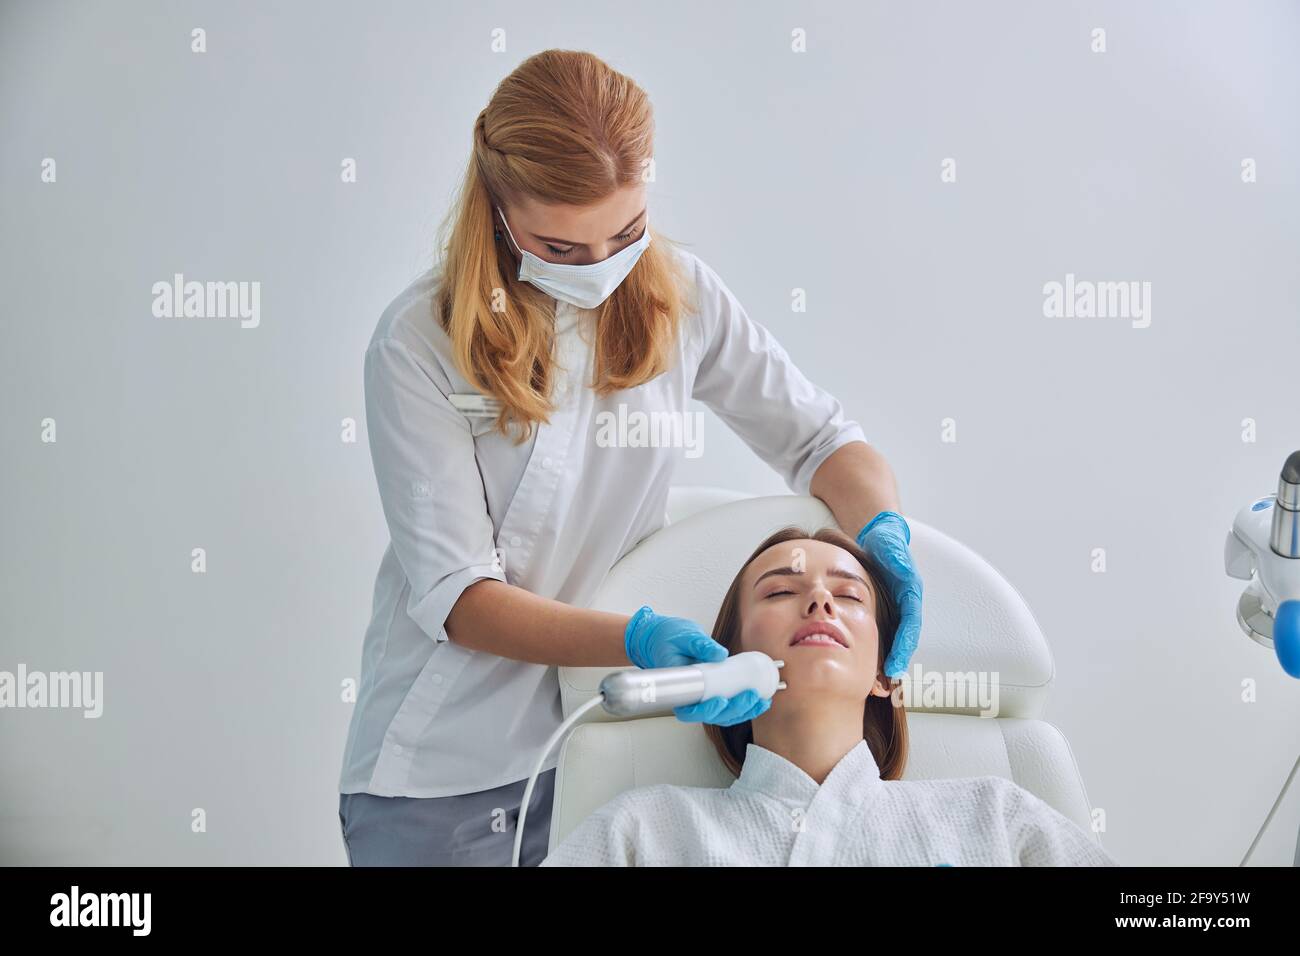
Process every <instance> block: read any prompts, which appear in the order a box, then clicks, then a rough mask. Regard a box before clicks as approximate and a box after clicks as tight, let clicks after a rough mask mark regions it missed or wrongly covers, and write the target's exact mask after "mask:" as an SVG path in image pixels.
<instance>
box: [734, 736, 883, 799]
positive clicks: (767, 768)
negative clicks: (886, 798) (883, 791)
mask: <svg viewBox="0 0 1300 956" xmlns="http://www.w3.org/2000/svg"><path fill="white" fill-rule="evenodd" d="M873 781H874V782H877V783H878V782H880V767H879V766H877V764H876V758H875V756H874V755H873V754H872V753H871V748H870V747H869V746H867V742H866V741H865V740H859V741H858V742H857V744H856V745H855V746H854V747H853V749H852V750H850V751H849V752H848V753H846V754H845V755H844V756H843V757H841V758H840V761H839V763H837V764H836V765H835V766H834V767H832V768H831V772H830V773H829V774H827V775H826V781H825V782H824V783H823V784H822V785H821V787H819V786H818V784H817V781H816V780H814V779H813V778H812V777H810V776H808V774H806V773H805V772H804V771H803V769H802V768H801V767H799V766H797V765H796V764H793V763H791V762H790V761H789V760H787V759H785V757H782V756H781V755H780V754H778V753H775V752H774V751H771V750H768V749H767V748H766V747H760V746H759V745H758V744H756V743H753V742H750V743H749V744H748V745H746V747H745V762H744V764H742V765H741V768H740V776H739V777H737V778H736V780H735V782H734V783H732V785H731V788H730V789H732V790H750V791H756V792H759V793H764V794H767V795H768V796H770V797H775V798H776V799H778V800H791V801H794V802H796V803H801V804H805V805H806V804H808V803H810V802H811V801H812V798H813V797H814V796H816V794H817V791H818V790H819V789H822V788H825V787H829V786H832V785H834V786H837V787H838V786H843V785H845V784H848V785H851V786H861V785H863V784H869V783H871V782H873Z"/></svg>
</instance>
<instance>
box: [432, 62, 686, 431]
mask: <svg viewBox="0 0 1300 956" xmlns="http://www.w3.org/2000/svg"><path fill="white" fill-rule="evenodd" d="M653 141H654V117H653V112H652V110H651V106H650V101H649V98H648V97H647V96H646V94H645V91H644V90H642V89H641V88H640V87H639V86H637V84H636V83H635V82H633V81H632V80H631V78H629V77H627V76H624V75H623V74H622V73H619V72H617V71H615V70H613V69H611V68H610V67H609V66H608V65H607V64H606V63H604V62H603V61H602V60H601V59H599V58H598V57H596V56H594V55H593V54H591V53H584V52H580V51H575V50H545V51H543V52H541V53H536V54H534V55H533V56H530V57H528V58H527V59H526V60H524V61H523V62H522V63H520V64H519V66H518V67H516V68H515V70H514V71H513V72H512V73H511V74H510V75H509V76H507V77H506V78H505V79H504V80H502V81H501V83H500V85H498V86H497V88H496V90H495V92H494V93H493V94H492V98H491V100H490V101H489V102H488V105H487V107H486V108H484V109H483V111H482V112H480V113H479V114H478V119H477V120H476V121H475V123H474V131H473V155H472V156H471V158H470V160H469V164H468V168H467V169H466V172H465V178H464V181H463V183H462V185H461V189H460V195H459V197H458V199H457V201H456V202H455V203H454V205H453V207H452V209H451V210H450V212H449V213H448V216H447V218H446V219H445V220H444V222H443V224H442V226H441V227H440V230H439V232H440V235H441V236H442V238H441V239H440V245H441V249H442V251H441V258H442V262H443V269H442V278H441V283H440V286H439V288H438V292H437V297H436V303H437V312H438V321H439V323H440V324H441V325H442V328H443V330H444V331H445V332H446V333H447V335H448V337H449V338H450V339H451V343H452V351H453V355H454V359H455V362H456V366H457V368H458V369H459V371H460V373H461V374H462V375H463V376H464V377H465V379H466V380H467V381H469V382H470V383H471V384H472V385H473V386H474V387H475V388H477V389H479V390H480V391H483V392H485V393H486V394H489V395H492V396H495V397H496V398H498V399H500V401H501V404H502V409H501V413H500V414H499V415H498V416H497V422H496V426H497V428H498V430H500V431H501V432H502V433H504V432H505V431H506V428H507V424H510V425H514V426H517V427H518V428H519V429H520V435H519V437H518V438H517V439H516V443H519V442H522V441H523V440H524V439H525V438H527V437H528V435H530V434H531V432H532V427H533V424H534V423H535V422H539V421H549V420H550V418H549V416H550V413H551V412H552V411H554V408H555V406H554V404H553V403H552V402H551V399H550V395H551V389H552V386H553V377H554V365H555V363H554V360H553V358H552V349H553V345H554V308H555V302H554V299H553V298H552V297H550V296H548V295H547V294H546V293H544V292H542V291H541V290H540V289H537V288H535V287H534V286H532V285H531V284H530V283H528V282H521V281H519V279H518V278H516V274H517V273H516V263H515V260H514V259H513V258H512V257H511V253H510V251H509V249H508V248H507V245H506V243H505V242H497V241H496V240H495V239H494V236H493V229H494V224H493V206H494V205H497V204H499V205H501V207H502V208H503V209H505V208H506V207H508V206H510V205H515V204H518V203H519V202H520V200H521V199H522V198H528V199H531V200H534V201H536V202H538V203H542V204H547V205H574V206H589V205H593V204H595V203H598V202H600V201H602V200H604V199H606V198H608V197H609V196H610V195H611V194H612V193H614V192H616V191H618V190H619V189H622V188H625V187H627V186H633V185H636V184H637V183H640V182H645V181H648V179H649V178H650V177H648V176H647V175H646V173H647V169H648V164H650V163H652V162H653V155H652V153H653ZM647 228H649V226H648V225H647ZM677 257H678V253H677V251H676V249H675V248H674V243H673V241H672V240H671V239H668V238H667V237H665V236H663V235H662V234H661V233H659V232H658V230H652V232H651V243H650V245H649V246H648V247H647V248H646V249H645V251H644V252H643V253H642V254H641V257H640V259H638V260H637V263H636V265H635V266H634V267H633V268H632V271H631V273H630V274H629V275H628V276H627V278H625V279H624V280H623V282H622V283H621V284H620V285H619V286H618V288H617V289H615V290H614V292H613V294H612V295H610V297H609V298H608V299H606V300H605V301H604V302H603V303H602V304H601V305H600V306H598V313H597V323H596V341H595V343H594V351H595V359H594V369H593V372H594V376H595V381H594V382H592V383H588V384H589V387H591V388H593V389H595V390H596V391H597V393H598V394H600V395H606V394H609V393H611V392H615V391H619V390H622V389H627V388H632V387H634V386H636V385H640V384H641V383H643V382H646V381H649V380H650V379H652V378H654V377H655V376H657V375H659V374H660V373H661V372H663V371H665V370H667V368H668V367H669V365H670V363H671V359H672V357H673V356H674V354H675V343H676V341H677V336H678V333H679V327H680V324H681V318H682V314H683V311H684V309H685V308H686V307H687V303H686V299H687V296H688V294H689V292H690V289H689V277H688V276H687V275H686V270H685V269H682V268H681V264H680V263H679V262H678V259H677Z"/></svg>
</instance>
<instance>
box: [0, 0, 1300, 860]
mask: <svg viewBox="0 0 1300 956" xmlns="http://www.w3.org/2000/svg"><path fill="white" fill-rule="evenodd" d="M199 27H201V28H203V29H204V30H205V31H206V38H207V50H206V52H205V53H193V52H191V31H192V30H193V29H195V28H199ZM1099 28H1100V29H1104V31H1105V41H1106V49H1105V51H1104V52H1095V51H1094V49H1093V48H1094V46H1095V45H1096V43H1095V34H1094V30H1096V29H1099ZM497 29H501V30H504V31H505V36H506V43H507V50H506V52H493V50H492V48H491V42H492V34H493V31H494V30H497ZM796 29H802V30H804V31H806V36H807V50H806V52H803V53H797V52H793V51H792V50H791V35H792V31H794V30H796ZM549 47H563V48H569V49H585V50H590V51H592V52H594V53H596V54H597V55H599V56H601V57H602V58H604V59H605V60H606V61H607V62H609V63H610V64H611V65H612V66H613V67H615V68H616V69H619V70H621V71H623V72H625V73H628V74H629V75H631V76H632V77H633V78H635V79H636V80H637V81H638V82H639V83H640V84H641V85H642V86H643V87H645V88H646V90H647V91H648V92H649V94H650V96H651V98H652V100H653V102H654V104H655V108H656V117H657V130H658V136H657V143H656V181H655V183H654V184H652V186H651V187H650V189H651V192H650V195H651V204H652V210H653V221H654V222H655V224H656V228H658V229H660V230H662V231H664V232H665V233H666V234H667V235H668V236H671V237H673V238H676V239H679V240H683V241H685V242H687V243H689V248H691V249H692V250H693V251H695V252H696V253H697V254H699V255H700V256H701V257H703V258H704V259H705V261H707V262H709V263H710V264H711V265H712V266H713V267H714V268H715V269H717V270H718V272H719V274H720V275H721V276H722V277H723V279H724V280H725V281H726V282H727V283H728V285H729V286H730V287H731V288H732V290H733V291H734V292H735V293H736V295H737V296H738V297H739V298H740V301H741V302H742V303H743V304H744V305H745V307H746V309H747V310H748V312H749V313H750V315H751V316H752V317H753V318H755V319H756V320H757V321H759V322H761V323H763V324H764V325H766V326H767V327H768V328H770V329H771V330H772V331H773V333H774V334H775V335H776V336H777V337H778V339H779V340H780V341H781V342H782V343H783V344H784V346H785V347H786V348H787V350H788V351H789V352H790V353H791V355H792V356H793V357H794V359H795V360H796V362H797V363H798V364H799V365H800V367H801V368H802V369H803V370H804V371H805V372H806V373H807V374H808V375H809V377H811V378H813V379H814V380H815V381H817V382H818V383H819V384H821V385H823V386H824V387H826V388H828V389H829V390H831V391H832V392H833V393H834V394H836V395H837V396H838V397H839V398H840V399H841V400H842V401H843V402H844V404H845V406H846V407H847V409H848V411H849V413H850V414H851V415H852V416H853V417H855V418H856V419H858V420H859V421H860V422H861V423H862V425H863V427H864V429H865V430H866V433H867V435H868V438H869V440H871V441H872V442H873V443H874V444H875V445H877V447H879V448H880V449H881V450H882V451H883V452H884V454H885V455H886V456H887V457H888V459H889V460H890V462H891V464H892V465H893V467H894V469H895V471H896V473H897V475H898V478H899V482H900V487H901V492H902V498H903V510H904V512H905V513H907V514H909V515H914V516H916V517H917V518H919V519H920V520H922V521H925V522H926V523H928V524H931V525H934V526H936V527H938V528H940V529H941V530H943V531H945V532H946V533H948V534H950V535H952V536H953V537H955V538H957V539H958V540H960V541H962V542H964V543H965V544H967V545H969V546H970V547H972V548H974V549H975V550H976V551H978V552H980V553H981V554H982V555H984V556H985V557H986V558H987V559H988V560H989V561H990V562H991V563H992V564H993V565H994V566H995V567H997V568H998V569H999V570H1000V571H1001V572H1002V573H1003V574H1005V575H1006V576H1007V578H1008V579H1009V580H1010V581H1011V582H1012V583H1013V584H1014V585H1015V586H1016V587H1017V589H1018V590H1019V591H1020V592H1021V593H1022V594H1023V595H1024V597H1025V598H1026V600H1027V601H1028V603H1029V605H1030V606H1031V608H1032V609H1033V611H1034V613H1035V615H1036V617H1037V618H1038V621H1039V623H1040V624H1041V625H1042V627H1043V629H1044V631H1045V633H1046V634H1047V637H1048V639H1049V641H1050V642H1051V645H1052V649H1053V653H1054V655H1055V659H1056V667H1057V673H1056V681H1055V685H1054V690H1053V694H1052V697H1051V702H1050V704H1049V706H1048V708H1047V711H1046V713H1045V715H1044V716H1045V718H1046V719H1048V720H1049V721H1051V722H1052V723H1054V724H1056V725H1057V726H1058V727H1060V728H1061V729H1062V730H1063V731H1064V732H1065V734H1066V736H1067V737H1068V738H1069V740H1070V742H1071V745H1072V747H1073V750H1074V753H1075V756H1076V759H1077V760H1078V763H1079V767H1080V770H1081V773H1082V775H1083V779H1084V781H1085V783H1086V786H1087V789H1088V796H1089V798H1090V801H1091V803H1092V804H1093V805H1094V806H1096V807H1100V808H1103V809H1104V810H1105V811H1106V820H1107V829H1106V832H1105V833H1104V834H1103V841H1104V843H1105V845H1106V847H1107V849H1108V850H1109V851H1110V852H1111V853H1112V854H1113V855H1114V856H1115V857H1116V858H1117V859H1118V860H1119V861H1120V862H1121V863H1126V864H1139V865H1146V864H1235V863H1236V862H1237V861H1239V860H1240V858H1241V855H1242V853H1243V852H1244V851H1245V849H1246V847H1247V846H1248V844H1249V842H1250V840H1251V838H1252V837H1253V835H1254V833H1255V831H1256V828H1257V827H1258V826H1259V824H1260V822H1261V821H1262V820H1263V818H1264V816H1265V814H1266V812H1267V811H1268V809H1269V806H1270V805H1271V803H1272V801H1273V799H1274V797H1275V796H1276V794H1277V791H1278V789H1279V788H1280V786H1281V784H1282V782H1283V780H1284V779H1285V776H1286V773H1287V771H1288V770H1289V769H1290V767H1291V764H1292V761H1293V760H1294V759H1295V757H1296V752H1297V748H1298V747H1300V685H1298V684H1297V682H1296V681H1294V680H1292V679H1290V678H1288V677H1286V676H1285V674H1284V673H1283V672H1282V670H1281V668H1280V667H1279V666H1278V665H1277V662H1276V659H1275V658H1274V657H1273V655H1272V653H1271V652H1269V651H1266V650H1265V649H1263V648H1261V647H1259V646H1258V645H1256V644H1254V643H1252V642H1251V641H1249V640H1248V639H1247V638H1246V637H1245V636H1244V635H1243V634H1242V633H1241V631H1240V630H1239V628H1238V627H1237V624H1236V622H1235V620H1234V611H1233V608H1234V602H1235V600H1236V598H1237V596H1238V595H1239V594H1240V592H1241V589H1242V587H1243V586H1244V585H1243V582H1240V581H1235V580H1233V579H1230V578H1228V577H1227V576H1226V575H1225V574H1224V571H1223V558H1222V546H1223V539H1224V535H1225V533H1226V532H1227V531H1228V528H1229V526H1230V524H1231V521H1232V518H1233V516H1234V514H1235V513H1236V511H1237V509H1238V508H1240V507H1241V506H1242V505H1243V504H1245V503H1247V502H1248V501H1250V500H1252V499H1254V498H1255V497H1258V496H1262V495H1266V494H1269V493H1270V492H1272V491H1274V490H1276V482H1277V475H1278V471H1279V469H1280V467H1281V465H1282V462H1283V460H1284V459H1285V457H1286V455H1287V454H1288V453H1289V452H1291V451H1293V450H1295V449H1297V448H1300V408H1298V406H1297V373H1296V370H1297V355H1298V354H1300V316H1298V315H1297V307H1296V302H1297V301H1298V300H1300V279H1298V278H1297V269H1296V263H1297V262H1298V261H1300V216H1298V215H1297V212H1298V209H1300V204H1298V203H1297V198H1298V195H1297V170H1300V103H1298V100H1300V61H1298V60H1297V57H1296V55H1295V51H1296V49H1297V47H1300V5H1297V4H1296V3H1289V2H1251V3H1231V2H1219V3H1209V2H1192V3H1185V2H1172V0H1170V2H1149V3H1143V4H1129V3H1124V2H1098V3H1038V2H1028V0H1026V2H1017V3H966V2H950V3H857V2H852V3H851V2H841V3H829V2H827V3H807V4H796V3H772V2H757V3H740V2H726V3H722V2H719V3H707V4H703V3H698V2H681V0H669V2H661V3H656V4H650V5H645V4H642V5H627V4H622V5H616V6H609V5H602V4H593V3H573V2H565V3H548V4H545V5H540V4H535V3H523V2H517V3H478V4H472V5H467V4H453V3H450V2H448V3H436V4H434V3H423V2H407V3H392V2H389V3H379V4H350V3H333V2H330V3H307V2H292V3H290V2H285V3H277V4H273V5H272V4H262V3H252V2H239V3H171V2H168V3H164V2H152V3H102V4H92V3H70V2H6V3H4V4H3V6H0V241H2V242H3V255H2V256H0V287H2V288H3V293H4V294H3V298H2V299H0V302H2V303H3V304H2V305H0V314H2V315H3V323H4V345H3V348H2V349H0V375H2V376H3V400H4V413H3V415H0V441H2V443H0V448H2V449H3V467H2V468H0V522H2V523H0V542H3V553H2V555H0V641H2V643H0V669H2V670H9V671H14V670H15V668H16V667H17V665H18V664H19V663H20V662H21V663H23V664H25V665H26V666H27V668H28V669H29V670H43V671H57V670H80V671H102V672H103V673H104V681H105V685H104V713H103V716H102V717H100V718H98V719H85V718H83V717H82V715H81V713H80V712H79V711H70V710H48V709H47V710H43V711H42V710H31V709H28V710H9V711H0V861H2V862H5V863H22V864H25V863H45V864H92V865H94V864H234V863H251V864H272V863H277V864H278V863H296V864H340V863H343V862H344V861H345V857H344V851H343V846H342V842H341V839H340V835H339V826H338V816H337V800H338V797H337V778H338V772H339V762H340V758H341V753H342V749H343V744H344V740H345V736H346V731H347V724H348V720H349V717H350V706H351V705H349V704H347V703H343V702H342V701H341V700H340V688H341V684H342V682H343V681H344V680H345V679H347V678H349V677H353V678H355V677H357V676H358V669H359V667H360V650H361V641H362V635H363V633H364V630H365V627H366V624H367V622H368V619H369V611H370V601H371V588H372V586H373V582H374V577H375V573H376V571H377V569H378V562H379V558H380V556H381V554H382V553H383V550H384V547H385V545H386V544H387V540H388V538H387V530H386V528H385V525H384V521H383V515H382V511H381V509H380V504H379V498H378V493H377V490H376V488H375V484H374V478H373V474H372V470H371V464H370V460H369V452H368V447H367V444H366V437H365V431H364V407H363V401H362V399H363V396H362V381H361V366H362V355H363V352H364V349H365V346H366V344H367V342H368V340H369V337H370V334H371V332H372V330H373V328H374V326H375V323H376V321H377V320H378V318H379V315H380V312H381V311H382V309H383V308H384V306H385V305H386V304H387V303H388V302H389V301H390V300H391V298H392V297H393V296H394V295H396V293H397V292H399V291H400V290H401V289H402V288H403V287H404V286H405V285H406V283H407V282H409V281H410V279H411V278H413V277H414V276H415V275H416V274H417V273H418V272H419V271H421V270H422V269H424V268H425V267H426V265H427V264H428V261H429V259H430V256H431V254H432V243H433V238H434V229H435V227H436V225H437V223H438V221H439V220H440V218H441V216H442V215H443V213H444V211H445V210H446V208H447V204H448V203H449V202H450V200H451V197H452V194H453V190H454V188H455V187H456V185H457V184H458V183H459V178H460V176H461V173H462V171H463V168H464V164H465V162H466V160H467V158H468V155H469V146H470V131H471V125H472V123H473V120H474V117H475V115H476V114H477V112H478V111H479V110H480V109H481V108H482V107H483V105H485V103H486V102H487V98H488V96H489V95H490V93H491V91H492V89H493V88H494V86H495V85H496V84H497V82H499V81H500V79H501V78H503V77H504V76H505V75H506V74H507V73H509V72H510V71H511V70H512V69H513V68H514V67H515V66H516V65H517V64H518V63H519V62H520V61H521V60H522V59H524V58H525V57H526V56H528V55H529V54H531V53H534V52H536V51H538V50H542V49H546V48H549ZM349 157H350V158H353V159H355V160H356V164H357V171H358V181H357V182H356V183H344V182H341V177H340V168H341V163H342V162H343V161H344V160H345V159H346V158H349ZM47 158H53V159H54V160H55V161H56V163H57V167H56V168H57V181H56V182H54V183H47V182H43V181H42V164H43V162H44V161H45V160H46V159H47ZM946 160H953V161H954V162H955V168H956V173H957V176H956V181H955V182H945V181H943V177H942V175H941V174H942V172H943V168H944V166H943V164H944V163H945V161H946ZM1244 160H1252V161H1253V164H1254V166H1253V168H1254V169H1255V171H1256V173H1255V181H1254V182H1245V181H1243V175H1242V170H1243V161H1244ZM178 272H179V273H183V274H184V276H185V277H186V278H187V279H198V280H200V281H211V280H221V281H250V282H251V281H258V282H260V283H261V290H262V298H261V318H260V324H259V325H258V326H257V327H256V328H241V326H240V323H239V321H238V319H161V318H155V317H154V316H153V315H152V314H151V303H152V300H153V296H152V293H151V287H152V285H153V283H155V282H158V281H167V280H170V278H171V277H172V275H173V274H174V273H178ZM1067 274H1072V275H1074V276H1076V277H1077V278H1078V279H1081V280H1093V281H1136V282H1139V283H1141V282H1149V283H1150V289H1151V294H1150V300H1149V304H1150V312H1149V318H1150V324H1149V326H1147V327H1145V328H1140V327H1135V324H1134V322H1133V321H1130V320H1129V319H1125V318H1092V319H1085V318H1048V317H1045V315H1044V293H1043V288H1044V285H1045V284H1046V283H1049V282H1053V281H1058V282H1064V281H1065V278H1066V276H1067ZM795 288H800V289H804V290H806V294H807V303H808V310H807V312H806V313H796V312H793V311H792V309H791V290H792V289H795ZM701 407H702V406H701ZM349 417H351V418H355V419H356V420H357V422H358V435H357V441H356V442H355V443H346V442H343V441H342V440H341V438H340V430H341V429H340V423H341V421H342V420H343V419H345V418H349ZM47 418H52V419H54V420H55V421H56V423H57V439H58V440H57V442H56V443H53V444H50V443H47V442H43V441H42V438H41V423H42V421H43V420H44V419H47ZM948 419H951V420H952V422H953V423H955V427H956V435H957V441H955V442H952V441H944V440H943V425H944V422H945V420H948ZM1246 419H1250V420H1252V421H1253V422H1254V428H1255V429H1256V431H1255V435H1254V440H1253V441H1245V440H1243V433H1244V427H1243V421H1244V420H1246ZM677 482H678V483H680V484H717V485H727V486H731V487H737V488H741V489H743V490H747V491H752V492H757V493H782V492H783V491H784V490H785V489H784V486H783V485H782V484H781V482H780V480H779V479H778V478H777V477H776V475H775V474H774V473H773V472H772V471H770V470H769V469H768V468H767V467H766V466H765V465H764V464H763V463H762V462H761V461H759V460H758V459H757V458H756V457H755V456H754V455H753V454H752V453H751V452H750V451H749V450H748V449H747V448H745V446H744V445H743V444H742V443H741V442H740V441H739V440H738V439H736V438H735V437H734V436H733V435H731V434H730V433H729V432H728V431H727V430H726V428H725V426H723V425H722V424H721V423H720V422H719V421H718V419H716V418H715V417H713V416H712V415H710V416H709V417H708V418H707V421H706V430H705V434H704V455H703V457H701V458H699V459H693V460H691V459H686V458H685V457H683V460H682V464H681V468H680V470H679V472H678V475H677ZM195 547H202V548H204V549H206V553H207V572H206V573H205V574H195V573H192V572H191V569H190V562H191V557H190V555H191V549H193V548H195ZM1098 548H1101V549H1104V550H1105V554H1106V564H1107V567H1106V571H1105V573H1096V572H1094V570H1093V569H1092V568H1093V553H1094V549H1098ZM938 586H940V582H927V587H938ZM923 639H924V638H923ZM1247 681H1249V682H1253V684H1254V687H1255V698H1256V699H1255V700H1254V702H1250V703H1247V702H1243V700H1242V696H1243V682H1247ZM195 808H202V809H203V810H204V812H205V813H206V821H207V831H206V832H205V833H193V832H191V825H190V821H191V813H192V812H193V810H194V809H195ZM1298 822H1300V792H1297V793H1292V794H1291V796H1290V798H1289V799H1288V801H1287V804H1286V805H1285V806H1284V809H1283V811H1282V812H1281V813H1280V815H1279V818H1278V819H1277V820H1276V821H1275V822H1274V824H1273V826H1272V827H1271V828H1270V831H1269V833H1268V834H1266V837H1265V840H1264V843H1263V845H1262V847H1261V848H1260V849H1259V850H1258V851H1257V853H1256V857H1255V860H1254V861H1253V862H1256V863H1273V864H1289V863H1290V862H1291V857H1292V853H1293V851H1294V846H1295V837H1296V826H1297V823H1298Z"/></svg>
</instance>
